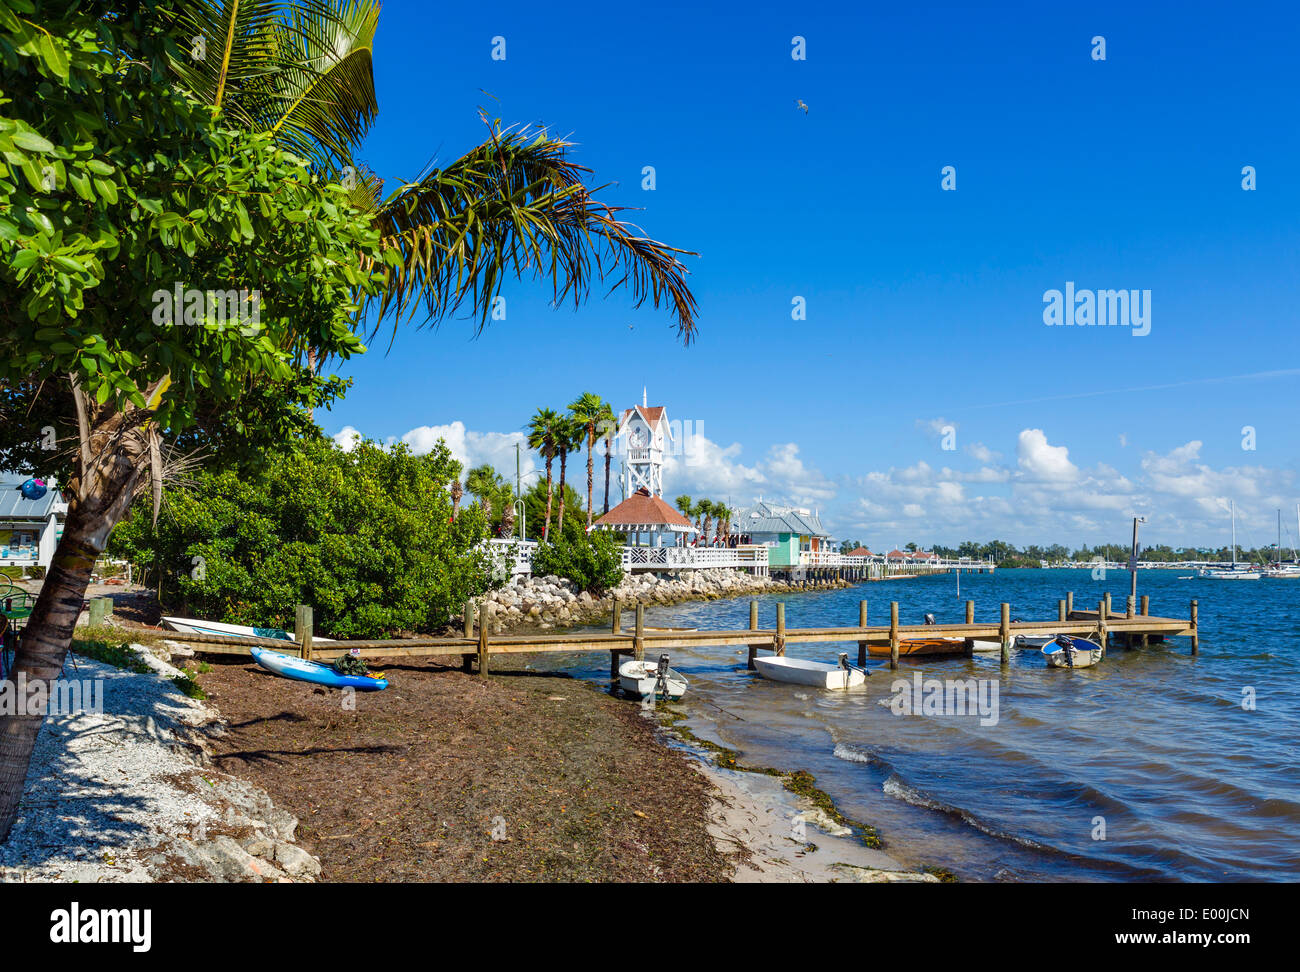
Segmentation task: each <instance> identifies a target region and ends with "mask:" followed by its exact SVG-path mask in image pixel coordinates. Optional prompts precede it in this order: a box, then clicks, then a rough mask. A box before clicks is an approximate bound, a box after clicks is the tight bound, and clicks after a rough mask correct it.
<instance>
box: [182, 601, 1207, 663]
mask: <svg viewBox="0 0 1300 972" xmlns="http://www.w3.org/2000/svg"><path fill="white" fill-rule="evenodd" d="M758 607H759V605H758V602H757V601H750V603H749V627H747V628H739V629H734V630H723V631H664V630H660V629H653V628H647V627H646V624H645V605H644V604H642V603H637V604H636V605H635V607H634V615H633V617H634V623H633V626H632V627H631V628H630V629H624V628H623V627H622V623H623V610H622V606H621V605H620V604H619V603H618V602H617V601H616V602H615V604H614V611H613V614H612V619H611V624H610V630H609V631H608V632H605V633H600V632H593V631H570V632H557V633H554V634H509V635H507V634H500V635H498V634H493V633H492V629H493V622H492V605H491V602H484V604H483V605H482V606H481V607H479V608H478V610H476V609H475V605H474V603H473V602H470V603H469V604H467V605H466V608H465V614H464V630H463V632H462V634H461V635H460V636H458V637H450V638H446V637H444V638H405V639H392V640H368V641H331V642H322V641H316V640H314V639H313V636H312V623H311V609H310V608H306V607H303V608H300V609H299V612H298V619H297V620H298V629H297V630H298V632H299V640H298V641H292V642H290V641H284V640H276V639H273V638H242V637H225V636H221V635H203V634H187V633H183V632H176V633H175V634H172V633H170V632H169V633H168V634H167V637H168V640H171V641H177V642H180V643H183V644H187V645H191V646H193V647H194V649H195V650H196V651H199V652H206V653H213V654H235V655H238V654H244V653H246V652H247V651H248V649H249V648H250V647H255V646H256V647H263V648H273V649H275V650H277V651H282V652H286V653H288V654H293V655H297V656H299V657H303V658H310V659H315V660H317V661H331V660H333V659H335V658H338V657H339V656H340V655H344V654H347V653H348V652H349V651H350V650H351V649H353V648H355V649H357V650H358V651H359V653H360V655H361V656H362V657H363V658H413V657H420V656H428V655H460V656H461V660H462V667H463V668H464V670H465V671H471V670H473V668H474V663H475V662H476V661H477V668H478V672H479V674H480V675H487V674H488V673H489V671H490V669H491V664H490V660H491V656H493V655H518V654H531V653H534V652H556V651H561V652H562V651H574V652H588V651H603V652H608V653H609V656H610V676H611V678H617V676H618V666H619V663H620V661H621V660H622V658H623V656H626V655H630V656H632V657H635V658H644V657H645V655H646V652H651V653H658V652H660V651H666V650H668V649H671V648H680V647H693V648H734V647H740V648H746V649H748V654H749V665H750V667H751V668H752V667H753V664H754V656H755V655H756V654H757V653H758V652H760V651H770V652H773V653H775V654H777V655H784V654H785V650H786V647H787V646H789V645H792V644H799V645H806V644H824V643H841V642H855V643H856V644H857V646H858V658H857V662H858V664H859V665H865V664H866V661H867V655H868V650H869V648H870V647H871V646H878V647H887V648H888V649H889V667H890V668H897V667H898V657H899V646H900V643H901V642H902V641H905V640H906V639H908V638H961V639H964V640H965V642H966V651H967V653H970V652H971V650H972V643H973V641H974V640H976V639H979V640H985V641H988V640H997V641H998V642H1000V644H1001V660H1002V662H1003V663H1006V662H1007V661H1008V660H1009V658H1010V652H1011V647H1012V644H1013V642H1014V641H1015V637H1016V635H1017V634H1019V633H1031V632H1041V631H1044V630H1047V631H1051V632H1053V633H1054V634H1073V635H1084V636H1088V635H1093V636H1099V637H1100V638H1101V639H1102V643H1103V644H1106V645H1108V646H1109V645H1116V644H1118V645H1123V646H1126V647H1133V646H1145V645H1147V644H1149V643H1150V642H1151V641H1153V640H1155V641H1160V640H1163V639H1164V638H1166V637H1169V636H1174V637H1179V636H1185V637H1189V638H1190V639H1191V650H1192V654H1196V652H1197V651H1198V649H1199V645H1200V638H1199V635H1198V632H1197V624H1198V609H1197V602H1196V601H1192V602H1191V605H1190V609H1189V612H1188V617H1187V618H1186V619H1183V618H1166V617H1159V616H1156V615H1153V614H1151V613H1149V608H1150V602H1149V600H1148V598H1146V597H1143V598H1142V599H1141V601H1140V603H1135V602H1134V599H1133V598H1132V597H1130V598H1128V600H1127V604H1126V605H1125V609H1124V611H1122V612H1119V613H1115V612H1112V610H1111V602H1110V596H1109V595H1107V596H1106V597H1105V598H1103V599H1102V600H1100V601H1099V602H1098V604H1097V608H1096V610H1086V609H1085V610H1075V608H1074V595H1073V593H1071V594H1067V595H1066V597H1065V598H1064V599H1062V600H1061V601H1059V602H1058V604H1057V616H1056V617H1055V618H1051V619H1049V620H1044V621H1012V620H1011V606H1010V605H1009V604H1007V603H1005V602H1004V603H1002V604H1001V605H1000V612H999V618H998V620H997V621H982V622H977V621H975V620H974V618H975V602H974V601H967V602H966V620H965V621H963V622H956V623H951V624H901V623H900V622H899V616H898V602H897V601H892V602H890V605H889V623H888V624H876V625H872V624H869V623H868V613H867V602H866V601H861V602H859V605H858V618H857V622H858V623H857V624H856V625H845V626H844V627H837V628H792V627H789V626H787V624H786V612H785V607H786V606H785V603H784V602H781V601H778V602H777V603H776V625H775V627H772V628H761V627H759V618H758V613H759V612H758ZM476 622H477V623H476ZM881 654H883V652H882V653H881ZM920 657H924V656H920ZM947 657H953V656H951V655H950V656H947ZM958 657H959V656H958Z"/></svg>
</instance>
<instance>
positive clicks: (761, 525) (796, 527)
mask: <svg viewBox="0 0 1300 972" xmlns="http://www.w3.org/2000/svg"><path fill="white" fill-rule="evenodd" d="M731 529H732V531H733V532H735V533H749V534H754V533H797V534H799V535H800V536H810V537H829V536H830V531H829V530H827V529H826V528H825V527H824V526H822V521H821V517H820V516H818V514H817V513H815V512H813V511H811V510H805V509H797V508H795V507H790V506H777V505H775V504H774V503H765V502H763V501H762V500H759V501H758V502H757V503H755V504H754V505H753V506H750V507H746V508H745V509H743V510H740V511H738V512H737V514H736V516H735V517H733V518H732V520H731Z"/></svg>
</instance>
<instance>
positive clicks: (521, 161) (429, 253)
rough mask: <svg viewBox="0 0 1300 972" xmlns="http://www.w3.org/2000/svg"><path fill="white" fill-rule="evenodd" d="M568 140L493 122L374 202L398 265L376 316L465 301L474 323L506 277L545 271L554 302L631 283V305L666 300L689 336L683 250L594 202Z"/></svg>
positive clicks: (436, 313) (691, 312) (441, 312)
mask: <svg viewBox="0 0 1300 972" xmlns="http://www.w3.org/2000/svg"><path fill="white" fill-rule="evenodd" d="M570 144H571V143H569V142H566V141H563V140H560V139H555V138H551V137H549V136H548V135H547V134H546V133H545V132H540V133H531V132H528V131H527V130H522V129H521V130H509V131H502V130H501V129H500V127H499V126H497V125H494V126H493V130H492V135H491V137H490V138H488V139H487V141H485V142H483V143H482V144H481V145H479V146H478V147H476V148H475V149H474V150H472V151H471V152H469V153H467V154H466V155H464V156H462V157H461V158H460V159H457V160H456V161H455V162H453V163H451V164H450V165H449V166H447V167H446V168H442V169H433V170H431V171H430V172H428V173H427V174H426V175H424V176H423V177H422V178H421V179H419V180H418V181H416V182H414V183H409V184H407V185H404V186H401V187H400V188H399V189H397V190H396V191H395V192H394V193H393V194H391V195H390V196H389V197H388V198H387V199H386V200H384V202H383V204H382V206H381V208H380V210H379V212H378V214H377V216H378V220H379V227H380V232H381V237H382V240H383V243H384V245H385V246H386V247H387V248H388V249H390V250H391V251H394V252H393V255H394V256H396V258H397V259H396V261H395V262H396V264H397V265H396V267H389V268H388V272H389V273H390V278H389V281H388V286H387V287H386V288H385V292H384V296H383V298H382V300H381V303H380V307H379V315H378V318H379V320H382V319H383V318H384V317H385V316H387V315H389V314H390V313H391V315H392V316H393V318H394V324H393V326H394V333H396V328H397V324H398V322H399V321H400V320H401V319H402V318H403V317H404V316H410V315H412V314H413V313H414V312H415V311H416V309H417V307H418V306H419V305H420V304H421V303H423V305H424V308H425V310H426V311H427V315H428V319H429V321H431V322H433V323H435V324H436V323H437V322H439V321H440V320H441V319H442V318H443V317H444V316H446V315H447V314H449V313H454V312H455V311H456V310H457V309H458V308H460V307H461V306H462V305H463V304H465V303H466V302H467V301H468V302H469V305H470V307H472V308H473V310H474V311H475V313H476V314H477V316H478V328H479V330H480V331H481V330H482V328H483V327H484V326H485V325H486V323H487V321H488V318H489V314H490V312H491V309H492V303H493V298H494V297H495V296H496V295H497V294H499V293H500V290H501V286H502V284H503V282H504V280H505V278H506V276H507V275H513V276H515V277H519V278H522V277H524V276H527V275H532V276H534V277H536V278H542V277H548V276H549V277H550V279H551V281H552V285H553V287H554V293H555V300H556V303H561V302H563V301H564V300H566V299H569V300H572V301H573V303H574V306H575V307H576V306H577V305H579V304H581V303H582V301H583V300H584V299H585V298H586V297H587V296H588V294H589V293H590V290H591V285H592V283H593V281H596V280H599V281H609V282H610V291H611V292H612V291H613V290H616V289H618V288H619V287H623V286H630V287H631V289H632V295H633V298H634V300H635V303H636V306H638V307H639V306H641V305H642V304H643V303H644V302H645V301H646V300H651V301H652V303H653V305H654V306H655V307H659V306H660V305H661V304H663V305H667V306H668V307H669V308H670V309H671V310H672V312H673V313H674V316H675V318H676V323H677V331H678V334H679V335H680V336H681V337H682V339H683V341H684V342H686V343H688V344H689V343H690V341H691V339H692V338H693V337H694V334H695V317H696V313H697V308H696V303H695V298H694V296H693V295H692V294H691V292H690V289H689V288H688V287H687V284H686V275H687V273H688V271H687V269H686V266H685V265H684V264H683V263H682V262H681V260H680V259H679V258H678V257H679V255H694V254H692V253H691V252H690V251H688V250H679V249H677V248H675V247H670V246H667V245H665V244H663V243H659V242H657V241H655V240H652V239H650V238H649V237H647V236H645V235H644V233H643V231H642V230H641V229H640V228H639V227H637V226H635V225H634V224H632V223H628V222H624V221H622V220H621V219H620V218H619V214H620V213H621V212H623V211H624V207H617V206H609V205H606V204H605V203H602V202H600V201H598V200H596V199H595V198H593V196H592V190H589V189H588V188H587V186H586V185H585V184H584V182H583V177H584V175H585V174H586V173H588V172H589V171H590V170H588V169H587V168H585V167H584V166H580V165H577V164H575V163H573V162H571V161H569V160H568V159H567V158H566V150H567V149H568V148H569V146H570ZM368 269H371V268H368ZM379 269H383V268H379ZM376 327H378V325H376Z"/></svg>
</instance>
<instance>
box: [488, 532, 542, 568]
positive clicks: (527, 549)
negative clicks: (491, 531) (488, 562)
mask: <svg viewBox="0 0 1300 972" xmlns="http://www.w3.org/2000/svg"><path fill="white" fill-rule="evenodd" d="M536 549H537V541H536V540H489V541H487V550H488V556H489V557H491V558H492V566H493V567H494V568H499V569H503V570H508V571H509V572H510V575H511V576H517V575H519V574H529V573H532V569H533V551H534V550H536Z"/></svg>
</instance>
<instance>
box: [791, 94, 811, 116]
mask: <svg viewBox="0 0 1300 972" xmlns="http://www.w3.org/2000/svg"><path fill="white" fill-rule="evenodd" d="M794 104H795V107H796V108H802V109H803V113H804V114H805V115H806V114H808V106H807V105H805V104H804V103H803V102H802V101H801V100H800V99H798V98H795V99H794Z"/></svg>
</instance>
